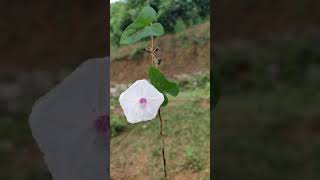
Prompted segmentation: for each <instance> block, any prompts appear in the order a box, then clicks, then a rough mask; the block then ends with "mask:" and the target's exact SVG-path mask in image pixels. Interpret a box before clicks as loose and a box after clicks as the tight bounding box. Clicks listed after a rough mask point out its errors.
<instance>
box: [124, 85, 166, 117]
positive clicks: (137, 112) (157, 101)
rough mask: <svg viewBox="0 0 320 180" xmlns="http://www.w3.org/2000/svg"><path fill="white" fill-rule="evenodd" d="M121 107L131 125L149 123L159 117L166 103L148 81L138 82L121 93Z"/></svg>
mask: <svg viewBox="0 0 320 180" xmlns="http://www.w3.org/2000/svg"><path fill="white" fill-rule="evenodd" d="M119 101H120V105H121V107H122V109H123V111H124V114H125V116H126V118H127V121H128V122H129V123H138V122H141V121H148V120H151V119H154V118H155V117H156V116H157V112H158V110H159V108H160V106H161V104H162V102H163V101H164V97H163V94H162V93H160V92H159V91H158V90H157V89H156V88H155V87H154V86H153V85H151V84H150V83H149V82H148V81H147V80H145V79H143V80H138V81H136V82H135V83H133V84H132V85H131V86H130V87H129V88H128V89H127V90H125V91H124V92H123V93H121V95H120V98H119Z"/></svg>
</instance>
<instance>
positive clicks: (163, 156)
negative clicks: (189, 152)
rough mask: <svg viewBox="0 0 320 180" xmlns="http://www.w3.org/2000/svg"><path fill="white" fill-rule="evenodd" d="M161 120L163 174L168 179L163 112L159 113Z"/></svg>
mask: <svg viewBox="0 0 320 180" xmlns="http://www.w3.org/2000/svg"><path fill="white" fill-rule="evenodd" d="M158 115H159V120H160V137H161V152H162V160H163V172H164V177H165V178H166V179H167V168H166V156H165V155H164V137H163V121H162V118H161V111H160V109H159V111H158Z"/></svg>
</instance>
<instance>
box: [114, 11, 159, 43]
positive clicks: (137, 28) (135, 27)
mask: <svg viewBox="0 0 320 180" xmlns="http://www.w3.org/2000/svg"><path fill="white" fill-rule="evenodd" d="M156 16H157V14H156V11H155V10H154V9H153V8H152V7H150V6H146V7H144V8H143V9H142V11H141V13H140V14H139V16H138V18H137V19H136V20H135V21H134V22H133V23H132V24H130V25H129V26H128V27H127V28H126V29H125V30H124V31H123V33H122V35H121V38H120V44H133V43H135V42H137V41H139V40H141V39H143V38H145V37H149V36H161V35H163V34H164V29H163V26H162V25H161V24H160V23H154V24H152V22H153V21H154V20H155V19H156Z"/></svg>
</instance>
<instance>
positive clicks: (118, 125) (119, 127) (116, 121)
mask: <svg viewBox="0 0 320 180" xmlns="http://www.w3.org/2000/svg"><path fill="white" fill-rule="evenodd" d="M125 127H126V123H125V121H124V120H123V119H121V118H119V117H118V116H115V117H113V118H112V119H111V136H116V135H118V134H119V133H120V132H122V131H123V130H124V129H125Z"/></svg>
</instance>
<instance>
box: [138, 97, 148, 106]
mask: <svg viewBox="0 0 320 180" xmlns="http://www.w3.org/2000/svg"><path fill="white" fill-rule="evenodd" d="M139 103H140V104H142V105H144V104H146V103H147V99H146V98H140V99H139Z"/></svg>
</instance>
